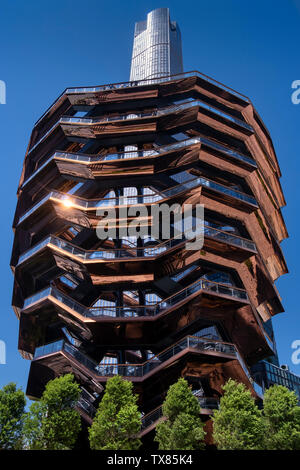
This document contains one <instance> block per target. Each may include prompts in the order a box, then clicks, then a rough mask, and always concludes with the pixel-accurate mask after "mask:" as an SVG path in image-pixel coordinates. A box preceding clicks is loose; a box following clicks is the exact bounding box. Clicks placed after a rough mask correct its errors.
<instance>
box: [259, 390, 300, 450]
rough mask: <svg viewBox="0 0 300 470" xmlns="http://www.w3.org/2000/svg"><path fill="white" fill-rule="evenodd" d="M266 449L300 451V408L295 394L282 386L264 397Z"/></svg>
mask: <svg viewBox="0 0 300 470" xmlns="http://www.w3.org/2000/svg"><path fill="white" fill-rule="evenodd" d="M263 414H264V420H265V423H266V433H265V442H264V446H265V449H268V450H300V407H299V405H298V398H297V396H296V394H295V392H293V391H290V390H289V389H287V388H286V387H283V386H282V385H274V386H272V387H270V388H269V389H268V390H267V391H266V392H265V395H264V408H263Z"/></svg>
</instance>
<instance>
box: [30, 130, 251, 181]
mask: <svg viewBox="0 0 300 470" xmlns="http://www.w3.org/2000/svg"><path fill="white" fill-rule="evenodd" d="M197 143H202V144H203V145H206V146H207V147H209V148H212V149H214V150H217V151H219V152H222V153H224V154H226V155H228V156H230V157H233V158H235V159H237V160H240V161H242V162H244V163H247V164H248V165H251V166H253V167H254V168H256V167H257V165H256V163H255V161H254V160H253V159H252V158H250V157H247V156H246V155H243V154H242V153H239V152H236V151H235V150H231V149H230V148H227V147H225V146H223V145H221V144H218V143H217V142H213V141H212V140H209V139H207V138H205V137H193V138H191V139H186V140H183V141H181V142H175V143H173V144H168V145H163V146H160V147H157V148H155V149H151V150H130V151H124V152H118V153H109V154H106V155H85V154H80V153H71V152H55V153H54V154H53V155H51V157H50V158H49V159H48V160H47V161H46V162H44V163H43V164H42V165H41V166H40V167H39V168H38V169H37V170H36V171H35V172H34V173H32V175H30V176H29V177H28V178H27V179H26V180H25V181H24V183H23V185H22V187H24V186H26V184H27V183H29V181H31V180H32V179H33V178H34V177H35V176H36V175H37V174H38V173H39V172H40V171H41V170H42V169H43V168H45V167H46V166H47V165H48V164H49V163H50V162H51V161H53V160H55V159H58V160H71V161H76V162H79V163H98V162H100V161H112V160H127V159H132V158H146V157H151V156H155V155H160V154H163V153H167V152H171V151H172V150H180V149H182V148H185V147H189V146H190V145H193V144H197Z"/></svg>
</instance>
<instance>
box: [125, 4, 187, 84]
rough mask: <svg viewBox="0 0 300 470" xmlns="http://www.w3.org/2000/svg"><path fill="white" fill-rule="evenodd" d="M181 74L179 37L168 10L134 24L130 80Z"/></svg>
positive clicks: (153, 12) (152, 13) (159, 9)
mask: <svg viewBox="0 0 300 470" xmlns="http://www.w3.org/2000/svg"><path fill="white" fill-rule="evenodd" d="M182 72H183V65H182V47H181V34H180V29H179V26H178V24H177V23H176V22H175V21H171V20H170V13H169V8H158V9H157V10H153V11H151V12H150V13H148V15H147V19H146V21H140V22H138V23H136V24H135V30H134V42H133V49H132V60H131V69H130V80H131V81H135V80H142V79H146V78H152V77H159V76H167V75H175V74H177V73H182Z"/></svg>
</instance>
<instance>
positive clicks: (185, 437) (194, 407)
mask: <svg viewBox="0 0 300 470" xmlns="http://www.w3.org/2000/svg"><path fill="white" fill-rule="evenodd" d="M163 417H164V418H163V420H161V421H160V422H159V423H158V425H157V426H156V436H155V441H156V442H158V444H159V449H160V450H196V449H203V448H204V443H203V440H204V437H205V431H204V429H203V423H202V421H201V419H200V405H199V402H198V400H197V398H196V397H195V396H194V395H193V393H192V391H191V389H190V387H189V385H188V382H187V381H186V380H185V379H182V378H180V379H179V380H178V381H177V382H176V383H175V384H173V385H171V387H170V388H169V390H168V393H167V397H166V400H165V401H164V404H163Z"/></svg>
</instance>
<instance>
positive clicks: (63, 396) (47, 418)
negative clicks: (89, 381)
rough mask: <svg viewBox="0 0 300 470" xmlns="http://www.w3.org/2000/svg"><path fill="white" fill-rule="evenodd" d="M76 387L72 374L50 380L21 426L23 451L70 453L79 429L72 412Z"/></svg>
mask: <svg viewBox="0 0 300 470" xmlns="http://www.w3.org/2000/svg"><path fill="white" fill-rule="evenodd" d="M79 395H80V387H79V385H78V384H77V383H76V382H75V380H74V377H73V375H72V374H66V375H64V376H62V377H58V378H56V379H54V380H51V381H50V382H48V384H47V385H46V388H45V391H44V393H43V395H42V398H41V400H40V401H38V402H35V403H32V405H31V406H30V410H29V413H28V414H27V415H26V417H25V422H24V429H23V434H24V447H25V448H27V449H31V450H63V449H72V448H73V447H74V444H75V442H76V439H77V436H78V433H79V431H80V428H81V420H80V416H79V413H78V411H77V410H76V409H75V408H74V406H75V403H76V402H77V400H78V398H79Z"/></svg>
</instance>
